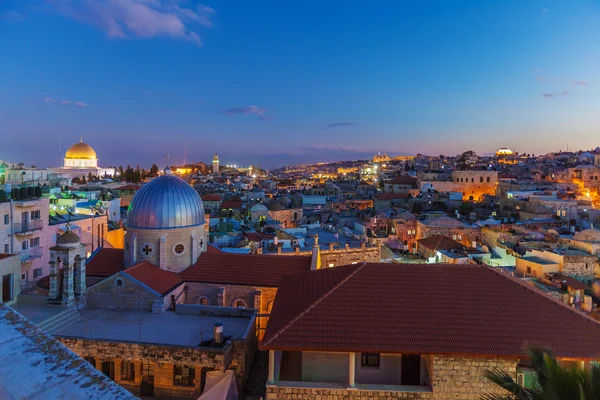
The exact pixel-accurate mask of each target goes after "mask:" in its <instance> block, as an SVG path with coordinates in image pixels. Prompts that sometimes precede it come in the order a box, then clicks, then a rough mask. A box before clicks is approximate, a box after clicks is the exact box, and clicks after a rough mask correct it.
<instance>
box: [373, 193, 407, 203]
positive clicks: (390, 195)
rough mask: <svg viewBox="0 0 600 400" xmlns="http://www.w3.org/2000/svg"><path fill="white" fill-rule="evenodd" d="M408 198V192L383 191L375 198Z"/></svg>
mask: <svg viewBox="0 0 600 400" xmlns="http://www.w3.org/2000/svg"><path fill="white" fill-rule="evenodd" d="M407 199H410V194H408V193H383V194H380V195H379V196H377V200H380V201H381V200H407Z"/></svg>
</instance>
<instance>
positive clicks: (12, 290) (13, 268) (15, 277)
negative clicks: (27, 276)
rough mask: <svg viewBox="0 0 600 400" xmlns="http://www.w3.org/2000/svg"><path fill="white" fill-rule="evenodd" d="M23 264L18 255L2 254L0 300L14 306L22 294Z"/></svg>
mask: <svg viewBox="0 0 600 400" xmlns="http://www.w3.org/2000/svg"><path fill="white" fill-rule="evenodd" d="M20 276H21V262H20V259H19V256H17V255H16V254H0V293H2V297H1V298H0V300H1V301H2V303H5V304H9V305H10V304H13V303H15V302H16V301H17V296H18V295H19V293H20V292H21V281H20Z"/></svg>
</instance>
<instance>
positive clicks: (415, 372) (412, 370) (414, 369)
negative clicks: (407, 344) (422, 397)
mask: <svg viewBox="0 0 600 400" xmlns="http://www.w3.org/2000/svg"><path fill="white" fill-rule="evenodd" d="M400 368H401V369H400V371H401V377H400V384H401V385H410V386H419V385H421V356H420V355H419V354H402V366H401V367H400Z"/></svg>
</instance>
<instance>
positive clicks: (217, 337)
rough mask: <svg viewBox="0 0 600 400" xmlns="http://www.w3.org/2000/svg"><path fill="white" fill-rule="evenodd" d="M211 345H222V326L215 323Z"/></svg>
mask: <svg viewBox="0 0 600 400" xmlns="http://www.w3.org/2000/svg"><path fill="white" fill-rule="evenodd" d="M213 343H214V344H221V343H223V324H221V323H216V324H215V326H213Z"/></svg>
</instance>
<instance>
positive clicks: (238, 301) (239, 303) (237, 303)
mask: <svg viewBox="0 0 600 400" xmlns="http://www.w3.org/2000/svg"><path fill="white" fill-rule="evenodd" d="M232 305H233V307H235V308H248V303H246V301H245V300H244V299H235V300H233V302H232Z"/></svg>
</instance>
